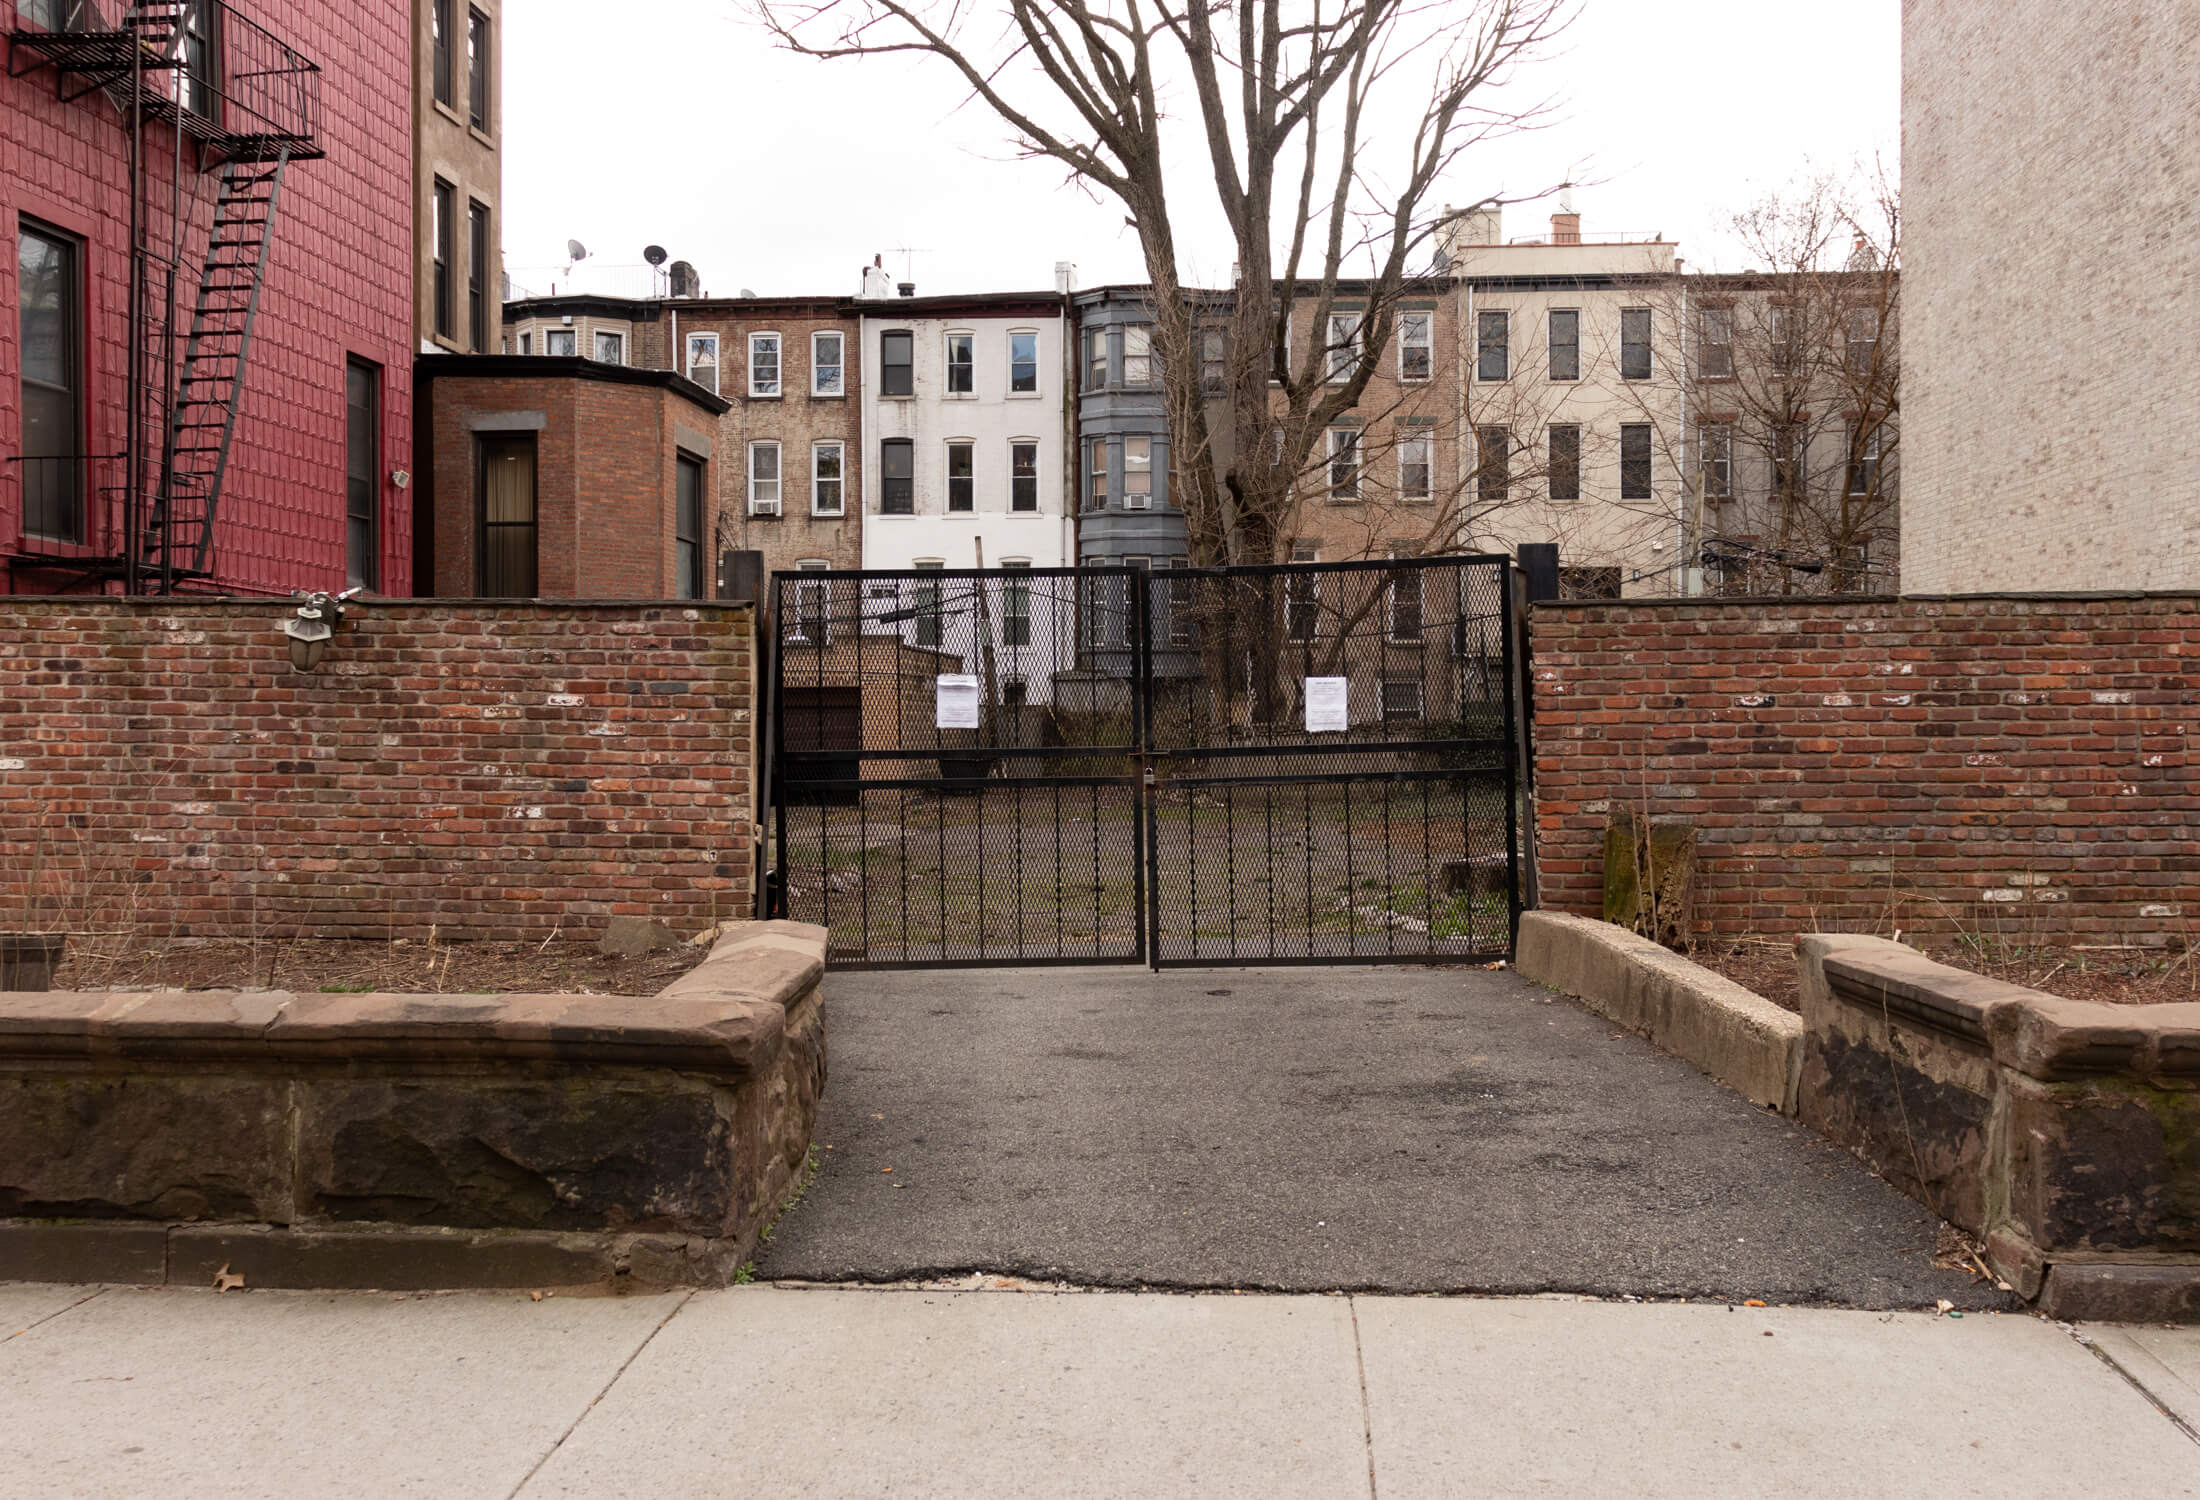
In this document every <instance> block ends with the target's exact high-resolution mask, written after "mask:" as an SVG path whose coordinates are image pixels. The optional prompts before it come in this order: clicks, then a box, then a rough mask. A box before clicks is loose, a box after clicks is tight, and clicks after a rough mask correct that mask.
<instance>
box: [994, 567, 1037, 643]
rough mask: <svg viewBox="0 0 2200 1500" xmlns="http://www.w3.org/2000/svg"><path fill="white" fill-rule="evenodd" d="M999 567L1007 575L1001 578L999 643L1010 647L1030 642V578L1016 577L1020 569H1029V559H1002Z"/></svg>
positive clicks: (1025, 570)
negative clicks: (1014, 560) (1012, 560)
mask: <svg viewBox="0 0 2200 1500" xmlns="http://www.w3.org/2000/svg"><path fill="white" fill-rule="evenodd" d="M1001 568H1002V570H1003V572H1005V573H1006V574H1008V575H1009V576H1007V577H1004V578H1003V579H1002V580H1001V644H1002V645H1003V646H1007V647H1010V648H1012V649H1013V648H1015V647H1018V646H1028V645H1030V644H1031V580H1030V579H1029V578H1018V577H1016V576H1015V574H1016V573H1017V572H1018V571H1019V570H1021V571H1023V572H1026V573H1028V572H1029V571H1030V570H1031V564H1030V562H1029V561H1022V562H1010V561H1008V560H1006V559H1003V560H1002V563H1001Z"/></svg>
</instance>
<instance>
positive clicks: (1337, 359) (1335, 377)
mask: <svg viewBox="0 0 2200 1500" xmlns="http://www.w3.org/2000/svg"><path fill="white" fill-rule="evenodd" d="M1359 367H1360V315H1359V314H1358V313H1331V314H1330V315H1329V383H1330V384H1331V385H1342V384H1344V382H1346V381H1348V380H1350V379H1351V378H1352V373H1353V371H1355V370H1357V369H1359Z"/></svg>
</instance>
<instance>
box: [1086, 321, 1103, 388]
mask: <svg viewBox="0 0 2200 1500" xmlns="http://www.w3.org/2000/svg"><path fill="white" fill-rule="evenodd" d="M1107 388H1108V331H1107V330H1106V329H1105V328H1088V329H1086V330H1085V389H1086V390H1088V391H1104V390H1106V389H1107Z"/></svg>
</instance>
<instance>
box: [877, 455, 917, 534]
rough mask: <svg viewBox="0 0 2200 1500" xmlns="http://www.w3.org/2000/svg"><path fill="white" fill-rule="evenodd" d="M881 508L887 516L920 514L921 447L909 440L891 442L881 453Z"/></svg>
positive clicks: (879, 478)
mask: <svg viewBox="0 0 2200 1500" xmlns="http://www.w3.org/2000/svg"><path fill="white" fill-rule="evenodd" d="M878 480H879V490H878V508H879V514H881V515H887V516H913V515H915V514H916V513H917V445H916V443H915V442H914V441H913V440H912V439H909V438H888V439H886V440H885V441H884V442H882V443H880V444H879V450H878Z"/></svg>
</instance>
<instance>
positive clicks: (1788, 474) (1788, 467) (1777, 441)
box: [1766, 422, 1803, 500]
mask: <svg viewBox="0 0 2200 1500" xmlns="http://www.w3.org/2000/svg"><path fill="white" fill-rule="evenodd" d="M1766 447H1767V448H1768V449H1769V450H1770V452H1771V457H1772V493H1773V495H1774V496H1775V497H1777V498H1780V499H1784V500H1785V499H1793V498H1794V497H1796V496H1797V495H1800V494H1802V493H1803V469H1802V464H1801V462H1800V457H1801V452H1802V448H1803V440H1802V434H1801V432H1800V431H1799V430H1798V429H1797V427H1796V424H1795V423H1793V422H1781V423H1777V424H1775V425H1774V427H1773V429H1772V438H1771V441H1770V442H1769V443H1768V444H1766Z"/></svg>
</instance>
